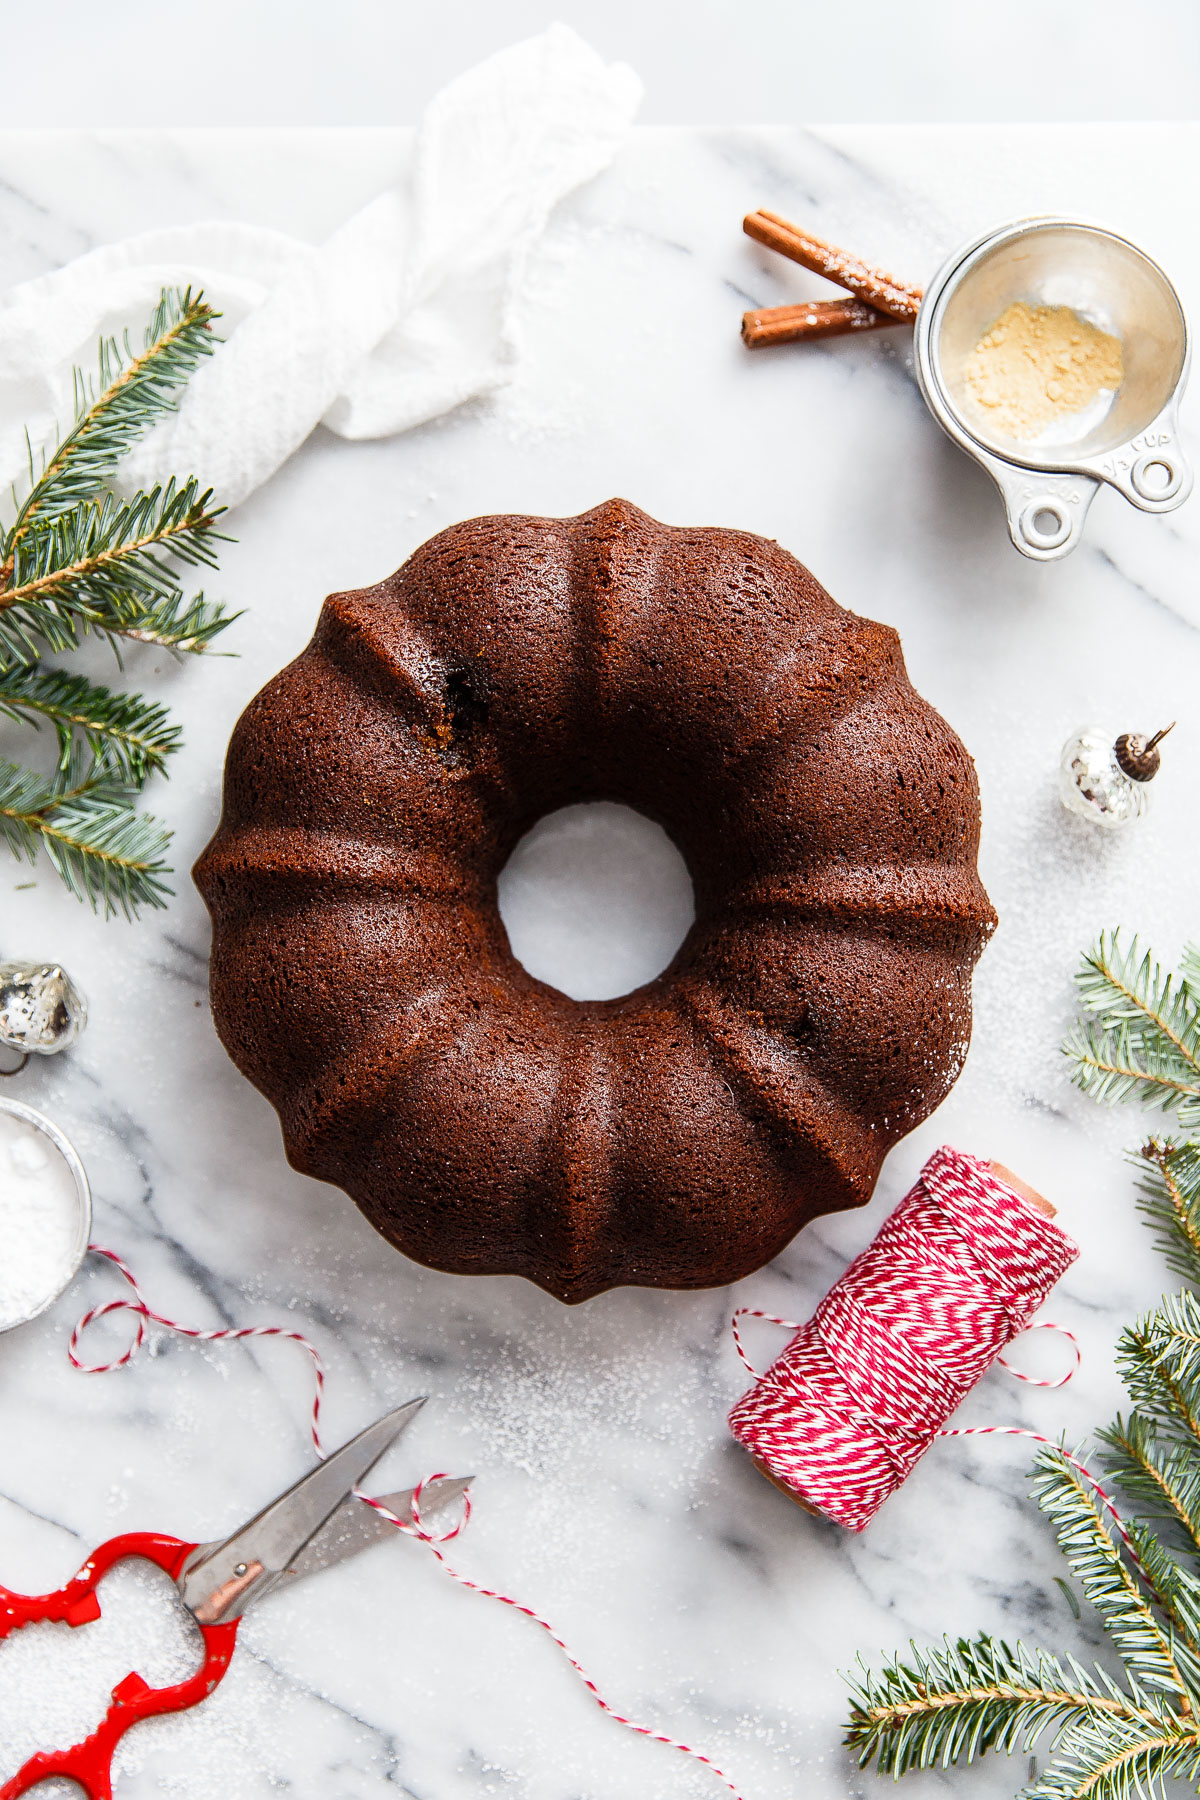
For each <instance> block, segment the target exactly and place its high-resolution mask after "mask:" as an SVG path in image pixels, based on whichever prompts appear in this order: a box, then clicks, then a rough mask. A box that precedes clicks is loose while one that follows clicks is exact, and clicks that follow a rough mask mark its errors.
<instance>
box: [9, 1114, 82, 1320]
mask: <svg viewBox="0 0 1200 1800" xmlns="http://www.w3.org/2000/svg"><path fill="white" fill-rule="evenodd" d="M0 1112H6V1113H11V1114H12V1115H13V1117H14V1118H17V1119H23V1120H24V1121H25V1123H26V1124H27V1125H32V1126H33V1127H34V1129H35V1130H37V1131H40V1132H41V1133H42V1135H43V1136H44V1137H47V1138H49V1140H50V1142H51V1144H52V1145H53V1146H54V1148H55V1149H56V1150H57V1151H58V1154H59V1155H60V1156H61V1157H62V1159H63V1161H64V1162H65V1163H66V1165H67V1168H68V1169H69V1170H70V1171H71V1177H72V1180H73V1181H74V1183H75V1203H76V1220H75V1242H74V1244H73V1245H72V1250H71V1259H70V1265H69V1267H68V1268H67V1270H66V1272H65V1274H64V1276H63V1279H62V1281H61V1282H60V1283H59V1285H58V1287H56V1288H55V1290H54V1292H53V1293H51V1294H47V1295H46V1298H45V1299H44V1300H41V1301H39V1302H38V1304H37V1305H36V1306H35V1307H33V1308H32V1309H31V1311H29V1312H27V1313H24V1314H22V1316H21V1317H20V1318H19V1319H0V1332H5V1331H15V1330H16V1328H17V1326H18V1325H28V1323H29V1321H30V1320H31V1319H36V1318H37V1317H38V1316H39V1315H40V1314H41V1313H44V1312H45V1311H46V1309H47V1307H50V1306H53V1304H54V1302H55V1301H56V1300H57V1299H58V1297H59V1295H60V1294H61V1293H63V1292H64V1291H65V1290H66V1289H67V1288H68V1287H70V1285H71V1283H72V1282H73V1281H74V1279H75V1277H76V1275H77V1274H78V1273H79V1269H80V1265H81V1264H82V1262H83V1259H84V1257H85V1256H86V1255H87V1247H88V1243H89V1241H90V1239H91V1235H92V1190H91V1187H90V1186H89V1184H88V1178H87V1170H86V1169H85V1168H84V1166H83V1164H82V1162H81V1161H80V1159H79V1155H78V1152H77V1151H76V1149H75V1146H74V1145H73V1144H72V1143H71V1141H70V1139H69V1138H67V1137H65V1136H64V1135H63V1133H62V1132H61V1131H60V1130H59V1129H58V1126H57V1125H56V1124H55V1123H54V1121H53V1119H48V1118H47V1117H46V1116H45V1114H44V1113H40V1112H35V1110H34V1108H33V1107H32V1106H24V1105H22V1103H21V1101H19V1100H9V1099H6V1098H5V1097H4V1096H3V1095H0Z"/></svg>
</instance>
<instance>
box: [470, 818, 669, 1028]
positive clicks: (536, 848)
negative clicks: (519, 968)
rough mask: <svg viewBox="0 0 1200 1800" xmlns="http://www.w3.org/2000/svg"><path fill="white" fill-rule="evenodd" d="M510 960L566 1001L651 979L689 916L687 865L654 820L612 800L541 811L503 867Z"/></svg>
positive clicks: (599, 996) (624, 990)
mask: <svg viewBox="0 0 1200 1800" xmlns="http://www.w3.org/2000/svg"><path fill="white" fill-rule="evenodd" d="M500 916H501V918H502V919H503V920H504V924H505V928H506V929H507V931H508V941H509V943H510V944H511V945H512V949H513V955H514V956H515V957H516V958H517V961H518V962H520V963H522V964H523V965H524V967H525V968H526V969H528V971H529V973H530V974H531V975H536V976H537V978H538V980H539V981H544V982H546V983H547V984H548V985H549V986H550V987H555V988H558V989H559V990H560V991H561V992H562V993H564V994H567V995H569V996H570V998H571V999H572V1000H612V999H615V998H616V996H617V995H618V994H628V993H630V992H631V991H632V990H633V989H634V988H638V987H641V986H642V985H643V984H644V983H645V982H647V981H653V979H654V977H655V976H656V975H660V974H661V973H662V971H663V970H664V969H665V968H666V966H667V964H668V963H669V962H670V961H671V958H672V957H673V956H674V955H675V952H676V951H677V950H678V949H679V946H680V945H681V944H682V942H683V940H684V938H685V937H686V936H687V934H688V931H689V929H690V927H691V924H692V920H693V919H694V918H695V916H696V904H695V896H694V894H693V891H692V878H691V876H690V875H689V874H688V869H687V864H686V863H685V862H684V860H683V857H682V856H681V855H680V854H679V851H678V850H677V849H676V847H675V845H674V844H673V843H672V842H671V840H670V838H669V837H668V836H667V834H666V832H665V831H664V830H663V828H662V826H661V825H656V824H655V823H654V821H653V820H652V819H647V818H646V817H645V816H644V814H642V813H639V812H635V811H634V809H633V808H632V807H630V806H621V805H618V804H617V803H616V802H615V801H608V800H599V801H592V802H588V803H587V804H583V805H578V806H564V807H561V808H560V809H559V810H558V811H557V812H552V813H547V815H546V817H545V818H544V819H539V820H538V822H537V824H536V825H535V826H534V827H533V829H532V830H531V831H528V832H526V834H525V836H524V837H523V838H522V839H521V841H520V843H518V845H517V847H516V849H515V850H514V851H513V853H512V855H511V856H510V857H509V859H508V862H507V864H506V865H505V867H504V869H503V870H502V871H501V874H500Z"/></svg>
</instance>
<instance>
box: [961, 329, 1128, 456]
mask: <svg viewBox="0 0 1200 1800" xmlns="http://www.w3.org/2000/svg"><path fill="white" fill-rule="evenodd" d="M1123 374H1124V369H1123V366H1122V361H1121V342H1120V339H1119V338H1115V337H1111V336H1110V335H1109V333H1108V332H1107V331H1101V329H1100V327H1099V326H1098V325H1090V324H1089V323H1088V321H1087V320H1086V319H1081V318H1080V316H1079V314H1078V313H1077V312H1075V310H1074V309H1073V308H1072V307H1070V306H1029V305H1027V304H1026V302H1025V301H1024V300H1014V301H1013V303H1012V305H1011V306H1009V307H1006V308H1005V310H1004V312H1002V313H1001V315H1000V317H999V318H998V319H997V320H996V323H995V324H994V325H992V326H991V327H990V328H989V329H988V330H987V331H986V332H985V333H984V335H983V336H982V337H981V338H980V340H979V342H978V343H977V344H976V346H975V348H974V350H973V351H972V352H971V355H970V356H969V357H968V359H967V367H966V385H967V392H968V393H969V394H970V396H971V398H972V400H974V402H975V404H976V405H977V406H979V407H981V408H982V409H983V411H984V413H985V414H986V416H987V420H988V423H989V425H990V426H991V427H992V428H993V430H995V431H997V432H1000V433H1002V434H1003V435H1004V436H1005V437H1013V438H1032V437H1036V436H1037V434H1038V433H1039V432H1040V431H1042V430H1044V429H1045V427H1046V426H1047V425H1049V424H1051V423H1052V422H1053V421H1054V420H1056V419H1060V418H1062V417H1063V416H1064V415H1065V414H1068V413H1076V412H1082V411H1083V409H1084V408H1085V407H1087V406H1090V405H1091V403H1092V402H1093V400H1095V399H1096V398H1097V397H1098V396H1099V395H1100V394H1102V393H1104V392H1105V391H1106V390H1107V391H1115V390H1116V389H1117V388H1119V387H1120V385H1121V378H1122V376H1123Z"/></svg>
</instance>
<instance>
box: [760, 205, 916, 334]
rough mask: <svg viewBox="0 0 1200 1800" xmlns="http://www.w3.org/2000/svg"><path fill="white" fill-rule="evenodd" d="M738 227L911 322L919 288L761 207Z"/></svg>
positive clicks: (892, 315)
mask: <svg viewBox="0 0 1200 1800" xmlns="http://www.w3.org/2000/svg"><path fill="white" fill-rule="evenodd" d="M742 229H743V231H744V232H745V233H746V235H747V236H748V237H752V238H754V239H755V240H756V241H757V242H758V243H760V244H765V245H766V246H767V248H768V250H778V251H779V253H780V255H781V256H787V257H790V258H791V260H792V261H793V262H797V263H799V264H800V265H801V267H802V268H805V269H811V270H812V271H813V273H814V274H816V275H824V276H825V278H826V279H827V280H828V281H834V282H836V283H837V285H838V286H839V287H844V288H846V289H847V290H848V291H849V292H850V293H851V294H853V295H854V296H855V298H856V299H858V300H861V301H862V302H863V303H864V305H866V306H871V307H874V308H875V309H876V310H877V311H879V312H883V313H887V314H888V316H889V317H890V318H892V319H895V320H897V321H899V322H900V323H901V324H905V325H911V324H912V322H913V320H914V319H915V318H916V316H917V309H918V307H919V306H920V304H921V290H920V288H915V287H910V286H909V285H908V283H907V282H905V281H900V280H898V279H897V277H896V276H895V275H887V274H885V273H884V272H883V270H882V269H873V268H871V267H870V265H869V264H868V263H865V262H863V261H862V259H861V257H857V256H855V255H853V254H852V252H850V251H849V250H842V249H839V248H838V246H837V245H836V244H826V243H825V242H824V241H823V240H822V239H821V238H818V237H813V236H811V234H810V233H809V232H807V231H801V229H800V227H799V226H798V225H793V224H792V223H791V221H790V220H788V219H781V218H780V217H779V214H778V213H772V212H765V211H763V210H762V209H761V208H760V210H759V211H758V212H752V213H747V214H746V217H745V218H744V219H743V221H742Z"/></svg>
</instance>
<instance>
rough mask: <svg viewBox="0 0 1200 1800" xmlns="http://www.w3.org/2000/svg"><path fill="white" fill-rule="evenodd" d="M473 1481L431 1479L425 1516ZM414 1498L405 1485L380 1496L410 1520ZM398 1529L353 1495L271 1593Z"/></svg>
mask: <svg viewBox="0 0 1200 1800" xmlns="http://www.w3.org/2000/svg"><path fill="white" fill-rule="evenodd" d="M473 1480H474V1477H473V1476H471V1475H442V1476H440V1477H439V1479H438V1480H437V1481H427V1482H426V1483H425V1485H424V1487H423V1488H422V1489H421V1517H422V1519H426V1520H427V1519H432V1518H433V1517H434V1516H435V1515H436V1514H437V1513H439V1512H442V1511H443V1510H444V1509H445V1508H446V1507H447V1506H453V1504H454V1503H455V1501H456V1500H461V1499H462V1497H463V1495H464V1494H465V1493H466V1491H467V1489H468V1488H469V1487H470V1485H471V1482H472V1481H473ZM412 1497H413V1490H412V1488H404V1489H403V1490H402V1491H401V1492H400V1493H398V1494H380V1495H379V1496H378V1499H379V1504H380V1505H381V1506H386V1507H387V1509H388V1511H389V1512H393V1513H395V1515H396V1517H397V1518H398V1519H404V1520H405V1521H406V1522H407V1521H409V1520H411V1518H412ZM395 1532H396V1527H395V1526H394V1525H393V1524H392V1522H391V1520H390V1519H385V1518H384V1517H383V1516H382V1515H381V1514H380V1513H377V1512H376V1511H375V1510H374V1508H373V1507H370V1506H364V1505H363V1503H362V1501H361V1500H358V1499H356V1498H355V1497H354V1495H353V1494H351V1496H350V1498H349V1499H348V1500H344V1501H343V1502H342V1504H341V1506H339V1507H338V1509H337V1511H336V1512H335V1513H334V1515H333V1517H332V1518H331V1519H328V1520H326V1522H325V1524H324V1525H322V1527H321V1529H320V1531H318V1532H317V1533H316V1535H315V1537H311V1538H310V1539H309V1541H308V1543H307V1544H306V1545H305V1546H304V1549H303V1550H302V1551H301V1552H300V1554H299V1556H297V1557H294V1558H293V1560H292V1562H291V1563H290V1565H289V1566H288V1568H287V1569H285V1570H284V1572H283V1574H282V1575H281V1576H280V1577H279V1579H278V1581H277V1582H276V1583H275V1584H274V1586H273V1587H272V1589H271V1592H272V1593H273V1594H278V1593H279V1592H280V1591H281V1590H282V1589H283V1588H287V1587H291V1586H292V1584H293V1583H294V1582H297V1581H302V1580H303V1579H304V1577H305V1576H306V1575H316V1574H317V1573H319V1571H320V1570H321V1569H329V1568H332V1567H333V1566H334V1564H335V1563H340V1562H345V1561H346V1560H347V1559H348V1558H349V1557H351V1556H357V1555H358V1554H359V1552H360V1551H361V1550H369V1549H370V1548H371V1545H372V1544H379V1543H382V1541H383V1539H384V1538H386V1537H392V1536H394V1535H395Z"/></svg>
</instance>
